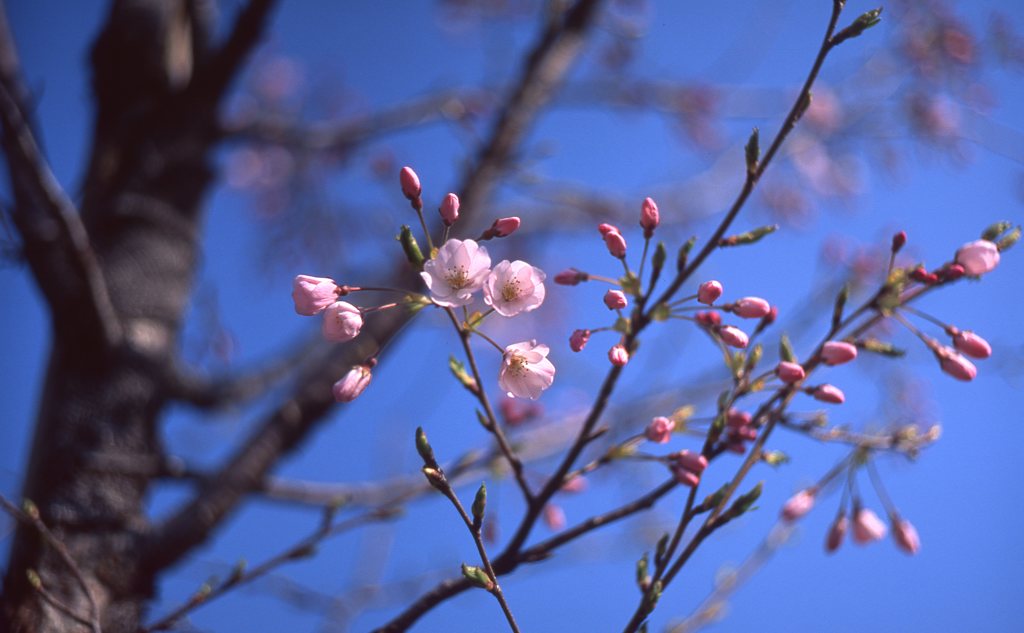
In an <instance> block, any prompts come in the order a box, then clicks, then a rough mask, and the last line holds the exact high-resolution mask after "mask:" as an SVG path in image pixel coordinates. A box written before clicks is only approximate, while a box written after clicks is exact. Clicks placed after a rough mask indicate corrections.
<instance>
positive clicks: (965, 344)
mask: <svg viewBox="0 0 1024 633" xmlns="http://www.w3.org/2000/svg"><path fill="white" fill-rule="evenodd" d="M953 347H955V348H957V350H959V351H960V352H963V353H964V354H967V355H968V356H970V357H971V358H988V357H989V356H991V355H992V346H991V345H989V344H988V341H986V340H985V339H983V338H981V337H980V336H978V335H977V334H975V333H974V332H971V331H970V330H957V331H956V334H954V335H953Z"/></svg>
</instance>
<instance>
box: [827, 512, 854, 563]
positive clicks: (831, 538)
mask: <svg viewBox="0 0 1024 633" xmlns="http://www.w3.org/2000/svg"><path fill="white" fill-rule="evenodd" d="M849 527H850V522H849V521H848V520H847V518H846V513H843V514H840V515H839V516H838V517H836V520H835V521H833V522H832V526H831V527H829V529H828V535H827V536H826V537H825V551H826V552H828V553H829V554H831V553H832V552H834V551H836V550H837V549H839V546H840V545H842V544H843V537H845V536H846V530H848V529H849Z"/></svg>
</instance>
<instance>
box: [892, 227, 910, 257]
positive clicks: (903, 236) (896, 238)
mask: <svg viewBox="0 0 1024 633" xmlns="http://www.w3.org/2000/svg"><path fill="white" fill-rule="evenodd" d="M906 243H907V232H906V231H900V232H899V233H897V234H896V235H893V236H892V252H893V254H896V253H898V252H900V249H902V248H903V245H904V244H906Z"/></svg>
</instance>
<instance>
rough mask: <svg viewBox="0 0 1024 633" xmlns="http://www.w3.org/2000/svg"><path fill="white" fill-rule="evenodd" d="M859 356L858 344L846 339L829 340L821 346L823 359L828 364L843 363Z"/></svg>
mask: <svg viewBox="0 0 1024 633" xmlns="http://www.w3.org/2000/svg"><path fill="white" fill-rule="evenodd" d="M854 358H857V346H856V345H853V344H851V343H847V342H845V341H828V342H827V343H825V344H824V345H823V346H822V347H821V361H822V362H823V363H825V364H826V365H842V364H843V363H848V362H850V361H851V360H853V359H854Z"/></svg>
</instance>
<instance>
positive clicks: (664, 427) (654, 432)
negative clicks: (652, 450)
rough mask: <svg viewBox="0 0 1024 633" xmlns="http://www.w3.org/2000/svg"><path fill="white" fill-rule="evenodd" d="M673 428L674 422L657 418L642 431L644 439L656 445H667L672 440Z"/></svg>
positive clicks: (660, 417)
mask: <svg viewBox="0 0 1024 633" xmlns="http://www.w3.org/2000/svg"><path fill="white" fill-rule="evenodd" d="M675 428H676V422H675V420H673V419H671V418H666V417H664V416H658V417H656V418H654V419H653V420H651V423H650V424H648V425H647V428H646V429H645V430H644V437H646V438H647V439H649V440H650V441H652V442H655V443H657V444H667V443H668V441H669V440H670V439H672V431H674V430H675Z"/></svg>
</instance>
